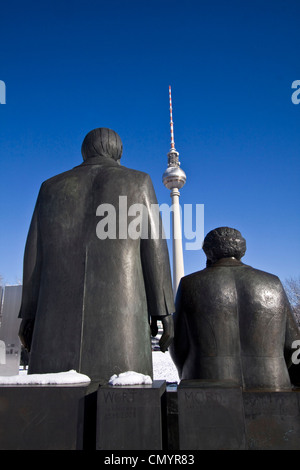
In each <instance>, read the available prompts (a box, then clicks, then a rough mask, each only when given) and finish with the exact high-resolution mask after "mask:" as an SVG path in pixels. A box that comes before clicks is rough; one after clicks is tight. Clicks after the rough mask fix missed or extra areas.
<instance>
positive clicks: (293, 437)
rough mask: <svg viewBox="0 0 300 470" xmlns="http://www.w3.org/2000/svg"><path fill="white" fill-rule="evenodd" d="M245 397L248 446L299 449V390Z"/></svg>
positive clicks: (259, 393)
mask: <svg viewBox="0 0 300 470" xmlns="http://www.w3.org/2000/svg"><path fill="white" fill-rule="evenodd" d="M243 397H244V410H245V423H246V434H247V443H248V449H253V450H300V390H298V391H291V392H244V393H243Z"/></svg>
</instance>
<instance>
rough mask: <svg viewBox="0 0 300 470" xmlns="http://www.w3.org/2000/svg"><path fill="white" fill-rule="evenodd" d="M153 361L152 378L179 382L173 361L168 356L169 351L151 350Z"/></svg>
mask: <svg viewBox="0 0 300 470" xmlns="http://www.w3.org/2000/svg"><path fill="white" fill-rule="evenodd" d="M152 362H153V379H154V380H165V381H166V382H177V383H179V382H180V380H179V376H178V372H177V369H176V366H175V364H174V362H173V361H172V358H171V356H170V353H169V352H168V351H166V352H165V353H163V352H161V351H154V352H152Z"/></svg>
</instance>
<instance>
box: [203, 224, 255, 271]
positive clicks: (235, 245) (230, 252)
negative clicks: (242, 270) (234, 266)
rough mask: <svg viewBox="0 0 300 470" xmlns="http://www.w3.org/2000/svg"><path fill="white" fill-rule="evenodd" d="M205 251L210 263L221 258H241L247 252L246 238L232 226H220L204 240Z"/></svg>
mask: <svg viewBox="0 0 300 470" xmlns="http://www.w3.org/2000/svg"><path fill="white" fill-rule="evenodd" d="M203 251H204V253H205V254H206V257H207V260H208V261H209V262H210V263H214V262H216V261H217V260H218V259H221V258H231V257H234V258H236V259H238V260H240V259H241V258H242V257H243V256H244V254H245V252H246V240H245V239H244V238H243V237H242V235H241V233H240V232H239V231H238V230H236V229H234V228H230V227H219V228H216V229H214V230H212V231H211V232H209V233H208V234H207V235H206V237H205V239H204V242H203Z"/></svg>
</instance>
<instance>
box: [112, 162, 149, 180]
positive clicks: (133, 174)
mask: <svg viewBox="0 0 300 470" xmlns="http://www.w3.org/2000/svg"><path fill="white" fill-rule="evenodd" d="M118 168H119V169H120V171H123V172H124V173H126V174H128V177H130V178H133V179H138V180H140V181H151V177H150V175H149V174H148V173H146V172H144V171H140V170H135V169H133V168H128V167H126V166H121V165H120V166H119V167H118Z"/></svg>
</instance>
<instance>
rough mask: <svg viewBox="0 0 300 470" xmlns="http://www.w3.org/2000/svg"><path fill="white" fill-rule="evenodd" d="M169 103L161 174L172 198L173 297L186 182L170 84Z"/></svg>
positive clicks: (179, 263)
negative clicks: (177, 144)
mask: <svg viewBox="0 0 300 470" xmlns="http://www.w3.org/2000/svg"><path fill="white" fill-rule="evenodd" d="M169 103H170V131H171V148H170V151H169V153H168V168H167V169H166V171H165V172H164V174H163V184H164V185H165V187H166V188H167V189H170V191H171V194H170V196H171V198H172V228H173V230H172V232H173V233H172V238H173V292H174V297H175V296H176V292H177V288H178V285H179V282H180V279H181V278H182V277H183V276H184V264H183V251H182V232H181V214H180V205H179V196H180V192H179V189H181V188H182V187H183V186H184V184H185V182H186V174H185V172H184V171H183V170H182V169H181V168H180V162H179V153H178V152H177V150H176V149H175V142H174V125H173V110H172V96H171V86H169Z"/></svg>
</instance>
